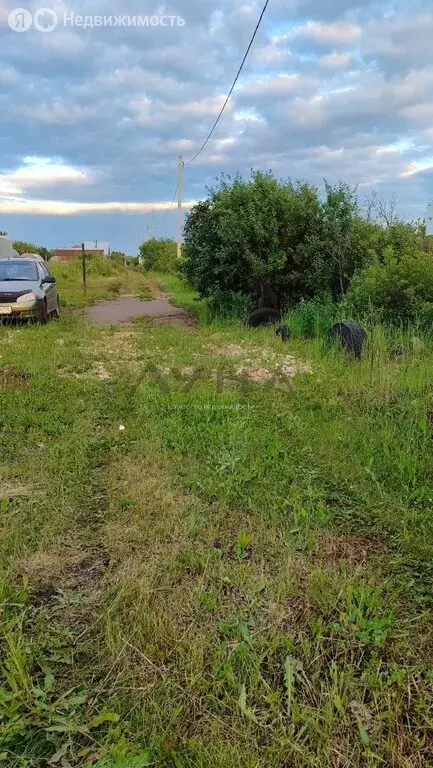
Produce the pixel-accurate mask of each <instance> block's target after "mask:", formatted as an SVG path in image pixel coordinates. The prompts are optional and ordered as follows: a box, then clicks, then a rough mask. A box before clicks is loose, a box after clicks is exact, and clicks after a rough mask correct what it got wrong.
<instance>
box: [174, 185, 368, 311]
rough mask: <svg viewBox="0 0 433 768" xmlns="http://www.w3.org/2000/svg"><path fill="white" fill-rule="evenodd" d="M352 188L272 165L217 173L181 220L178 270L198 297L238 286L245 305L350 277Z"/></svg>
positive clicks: (338, 285)
mask: <svg viewBox="0 0 433 768" xmlns="http://www.w3.org/2000/svg"><path fill="white" fill-rule="evenodd" d="M357 215H358V213H357V206H356V201H355V194H354V192H352V191H351V190H350V189H349V188H348V187H347V186H345V185H343V184H340V185H338V186H337V187H335V188H333V187H331V186H330V185H326V195H325V198H324V200H323V199H321V197H320V195H319V192H318V190H317V189H316V188H315V187H313V186H311V185H309V184H306V183H303V182H297V183H292V182H290V181H289V182H280V181H278V180H277V179H275V178H274V176H273V175H272V173H262V172H256V173H253V174H252V176H251V178H250V179H249V180H244V179H242V178H241V177H240V176H236V177H235V178H234V179H231V178H230V177H222V178H221V179H220V180H219V183H218V186H217V187H216V188H215V189H213V190H210V192H209V196H208V199H207V200H206V201H204V202H202V203H199V204H198V205H196V206H195V207H194V208H193V209H192V210H191V213H190V214H189V216H188V218H187V221H186V225H185V247H184V255H185V263H184V266H183V269H184V272H185V274H186V275H187V277H188V278H189V280H190V282H191V283H192V284H193V285H194V287H195V288H196V289H197V290H198V291H199V292H200V295H201V296H202V297H212V296H216V295H221V294H226V295H227V294H230V293H231V294H243V295H247V296H249V297H250V303H251V306H253V305H259V306H270V307H276V308H280V307H282V306H284V305H285V304H287V303H288V302H290V303H295V302H296V301H298V300H299V299H300V298H303V297H309V296H314V295H315V294H316V293H318V292H321V293H323V292H324V291H332V292H333V293H334V294H336V295H338V294H339V293H342V292H343V291H344V290H345V289H346V288H347V285H348V281H349V280H350V277H351V275H352V274H353V272H354V269H355V268H356V266H359V263H362V260H361V261H360V256H361V254H359V252H358V251H357V250H355V257H354V254H353V252H352V228H353V225H354V223H355V222H356V219H357Z"/></svg>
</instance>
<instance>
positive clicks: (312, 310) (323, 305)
mask: <svg viewBox="0 0 433 768" xmlns="http://www.w3.org/2000/svg"><path fill="white" fill-rule="evenodd" d="M337 314H338V305H337V304H336V303H335V302H334V301H333V299H332V297H331V296H330V295H329V294H324V295H322V296H317V297H316V298H315V299H307V300H304V299H303V300H301V301H300V303H299V304H298V306H297V307H296V309H294V310H292V311H291V312H289V313H288V314H287V315H286V322H287V323H288V325H289V326H290V328H291V329H292V331H293V332H294V333H295V334H297V335H299V336H304V337H306V338H310V339H311V338H324V337H325V335H326V333H327V332H328V331H329V329H330V328H331V327H332V325H333V324H334V322H335V321H336V319H337Z"/></svg>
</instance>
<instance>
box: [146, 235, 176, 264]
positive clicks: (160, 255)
mask: <svg viewBox="0 0 433 768" xmlns="http://www.w3.org/2000/svg"><path fill="white" fill-rule="evenodd" d="M139 255H140V257H141V260H142V265H143V267H144V268H145V269H149V270H155V271H156V272H175V271H176V269H177V267H178V262H177V245H176V243H175V241H174V240H171V239H170V238H156V237H152V238H150V239H149V240H146V241H145V242H144V243H141V245H140V248H139Z"/></svg>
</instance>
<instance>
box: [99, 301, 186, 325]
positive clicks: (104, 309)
mask: <svg viewBox="0 0 433 768" xmlns="http://www.w3.org/2000/svg"><path fill="white" fill-rule="evenodd" d="M87 316H88V318H89V320H90V322H91V323H93V324H94V325H119V324H122V325H125V324H129V323H130V321H131V320H133V319H135V318H139V317H148V318H150V319H151V320H152V321H153V322H155V323H157V324H158V325H182V326H193V325H194V324H195V319H194V316H193V315H192V314H191V313H190V312H188V311H187V310H186V309H181V308H179V307H173V306H172V305H171V304H170V302H169V301H168V300H167V299H166V298H165V297H162V296H160V297H158V298H156V299H152V301H142V300H141V299H138V298H137V297H136V296H121V297H120V299H117V300H115V301H99V302H98V303H97V304H94V306H92V307H89V309H88V310H87Z"/></svg>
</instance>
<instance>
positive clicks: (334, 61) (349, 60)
mask: <svg viewBox="0 0 433 768" xmlns="http://www.w3.org/2000/svg"><path fill="white" fill-rule="evenodd" d="M319 62H320V64H321V65H322V67H326V69H331V70H340V69H343V70H346V69H349V68H350V67H351V65H352V64H353V63H354V57H353V54H352V53H348V52H344V51H332V53H326V54H325V55H324V56H321V57H320V59H319Z"/></svg>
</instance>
